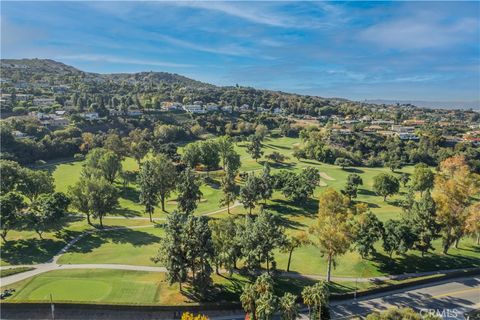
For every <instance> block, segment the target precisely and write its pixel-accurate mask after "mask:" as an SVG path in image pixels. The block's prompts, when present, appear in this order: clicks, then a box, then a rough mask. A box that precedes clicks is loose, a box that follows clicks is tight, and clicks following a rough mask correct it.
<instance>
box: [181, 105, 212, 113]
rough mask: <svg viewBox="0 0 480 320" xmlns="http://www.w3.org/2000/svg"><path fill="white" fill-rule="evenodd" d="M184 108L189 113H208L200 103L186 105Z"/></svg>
mask: <svg viewBox="0 0 480 320" xmlns="http://www.w3.org/2000/svg"><path fill="white" fill-rule="evenodd" d="M183 110H185V111H187V112H189V113H207V111H206V110H205V109H204V108H203V107H202V106H201V105H198V104H189V105H184V106H183Z"/></svg>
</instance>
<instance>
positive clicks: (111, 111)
mask: <svg viewBox="0 0 480 320" xmlns="http://www.w3.org/2000/svg"><path fill="white" fill-rule="evenodd" d="M108 114H109V115H111V116H114V117H118V116H121V115H123V111H122V110H118V109H113V108H110V109H108Z"/></svg>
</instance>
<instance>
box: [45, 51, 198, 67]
mask: <svg viewBox="0 0 480 320" xmlns="http://www.w3.org/2000/svg"><path fill="white" fill-rule="evenodd" d="M54 59H61V60H82V61H96V62H109V63H122V64H136V65H148V66H158V67H172V68H188V67H193V65H191V64H183V63H172V62H165V61H153V60H143V59H129V58H123V57H116V56H109V55H98V54H77V55H62V56H56V57H55V58H54Z"/></svg>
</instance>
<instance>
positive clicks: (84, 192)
mask: <svg viewBox="0 0 480 320" xmlns="http://www.w3.org/2000/svg"><path fill="white" fill-rule="evenodd" d="M68 194H69V197H70V199H71V203H72V205H73V207H75V208H76V209H77V210H78V211H80V212H82V213H84V214H85V215H86V216H87V221H88V223H89V224H90V225H92V222H91V220H90V218H91V217H93V218H97V219H99V221H100V228H103V217H104V216H105V215H106V214H107V213H108V212H111V211H112V210H113V209H115V207H116V206H117V205H118V196H119V195H118V190H117V188H116V187H115V186H114V185H112V184H111V183H110V182H108V181H107V180H106V179H105V178H103V177H100V178H98V177H94V176H83V177H81V178H80V180H79V181H77V183H76V184H74V185H73V186H72V187H70V188H69V193H68Z"/></svg>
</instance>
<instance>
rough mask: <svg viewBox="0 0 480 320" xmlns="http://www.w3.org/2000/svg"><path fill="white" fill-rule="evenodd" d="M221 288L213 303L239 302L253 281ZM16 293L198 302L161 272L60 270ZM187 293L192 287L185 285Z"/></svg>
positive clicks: (345, 286)
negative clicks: (246, 287) (182, 291)
mask: <svg viewBox="0 0 480 320" xmlns="http://www.w3.org/2000/svg"><path fill="white" fill-rule="evenodd" d="M213 280H214V285H215V287H216V288H217V290H215V291H214V292H216V293H214V294H213V295H212V296H210V297H208V298H207V299H208V300H209V301H214V302H216V303H218V302H222V301H225V302H227V301H236V302H238V300H239V295H240V293H241V290H242V288H243V286H244V285H245V283H247V282H249V281H250V280H249V279H248V278H246V277H244V276H240V275H237V274H235V275H233V276H232V277H225V276H217V275H214V276H213ZM313 283H315V280H312V279H308V278H283V277H280V278H278V279H277V280H276V284H275V287H276V291H277V294H279V295H282V294H283V292H285V291H289V292H293V293H295V294H297V295H299V294H300V292H301V290H302V288H303V287H304V286H305V285H312V284H313ZM355 286H356V287H357V289H367V288H371V287H373V286H375V284H373V283H360V282H359V283H357V284H355V282H337V283H332V286H331V291H332V292H333V293H345V292H352V291H354V290H355ZM6 288H13V289H16V292H15V293H14V295H13V296H12V297H10V298H8V301H12V302H25V301H28V302H49V301H50V294H51V295H52V297H53V301H54V302H80V303H82V302H84V303H108V304H141V305H154V304H157V305H158V304H161V305H194V304H198V300H196V299H195V298H194V297H192V296H190V295H188V294H187V295H183V294H181V293H180V292H179V286H178V284H174V285H169V284H168V282H167V280H166V278H165V274H164V273H161V272H144V271H124V270H103V269H91V270H86V269H78V270H56V271H50V272H47V273H44V274H40V275H38V276H35V277H33V278H30V279H26V280H23V281H20V282H17V283H15V284H13V285H10V286H6V287H2V290H3V289H6ZM184 288H185V290H186V292H189V287H188V285H186V284H184Z"/></svg>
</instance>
